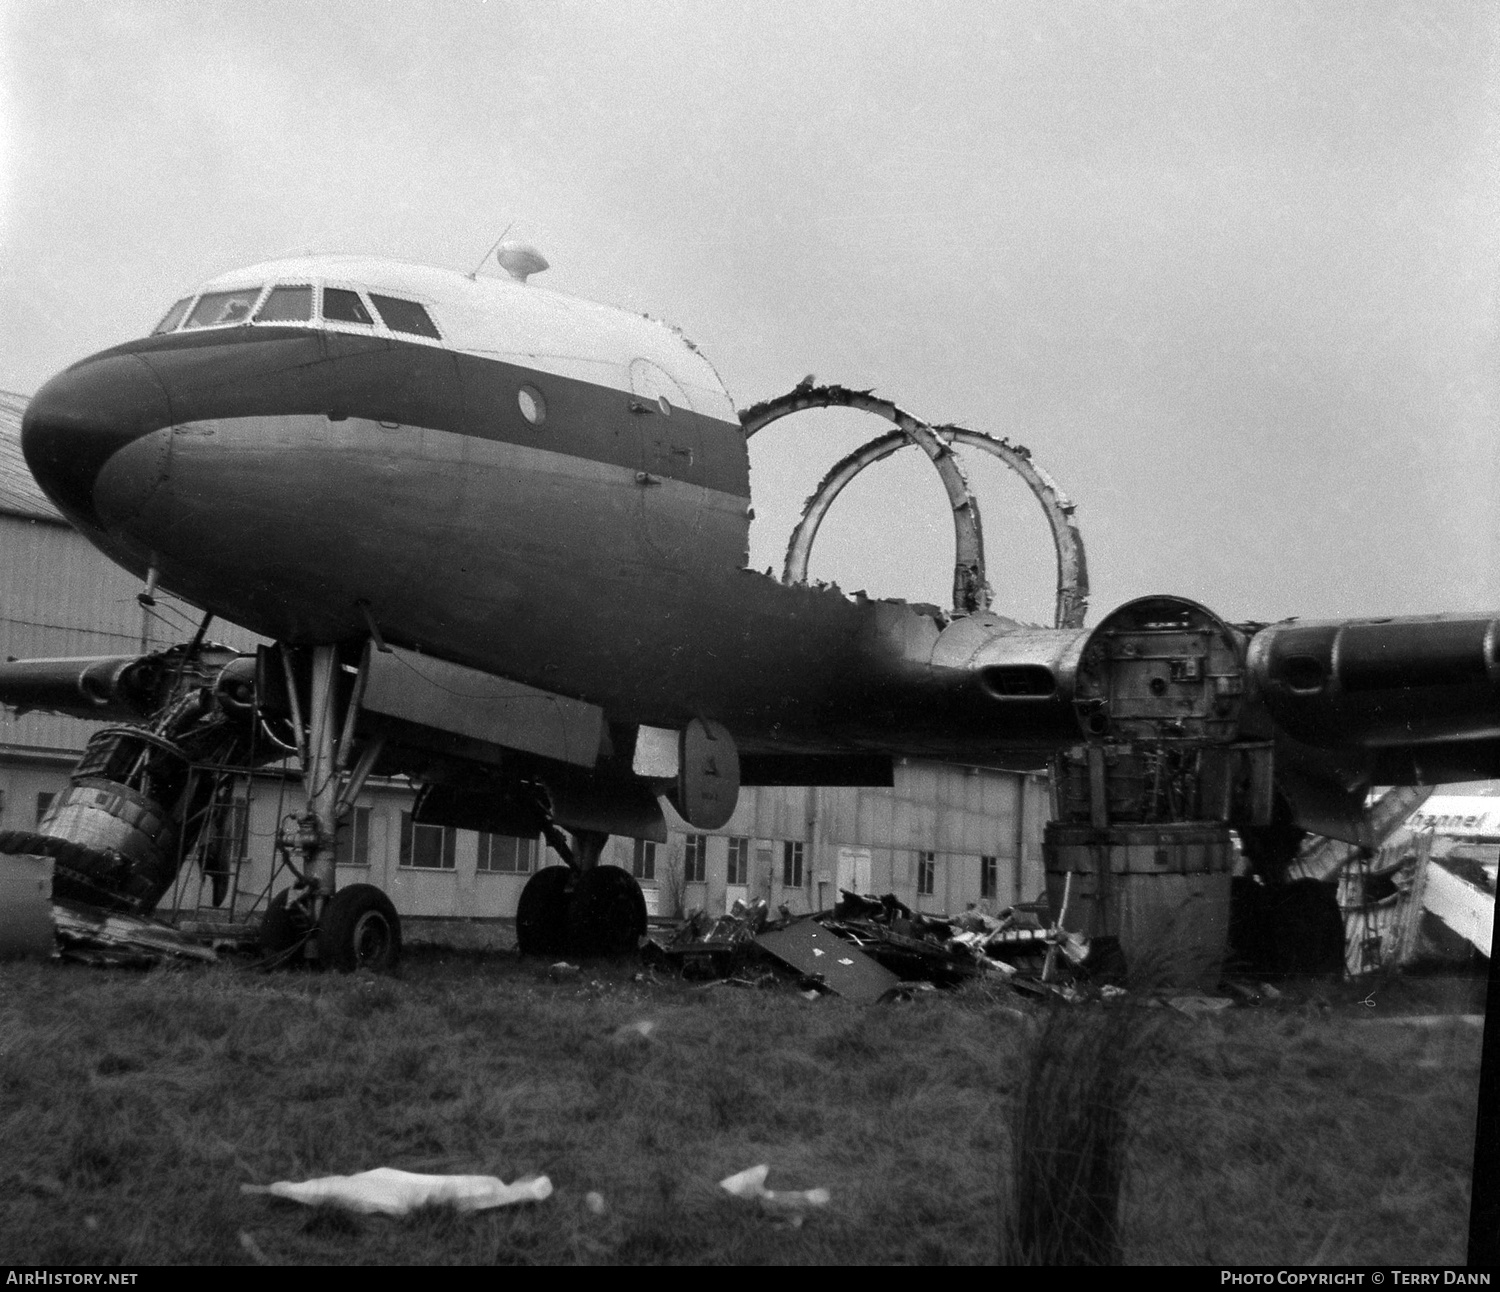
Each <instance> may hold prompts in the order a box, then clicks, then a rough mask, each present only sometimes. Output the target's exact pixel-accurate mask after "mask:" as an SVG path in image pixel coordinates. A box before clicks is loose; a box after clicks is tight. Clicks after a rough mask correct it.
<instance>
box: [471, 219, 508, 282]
mask: <svg viewBox="0 0 1500 1292" xmlns="http://www.w3.org/2000/svg"><path fill="white" fill-rule="evenodd" d="M515 227H516V222H515V221H514V220H512V221H511V222H510V223H509V224H507V225H506V226H505V228H504V229H502V230H501V231H500V236H499V237H498V238H496V239H495V242H494V246H492V247H490V249H489V250H488V251H486V252H485V253H484V255H482V256H480V257H479V263H478V264H477V265H475V266H474V268H473V270H472V271H471V272H470V274H469V277H470V278H477V277H478V276H479V271H480V270H481V269H483V268H484V262H485V261H486V260H488V259H489V258H490V256H491V255H493V254H494V251H495V247H498V246H499V245H500V244H501V243H502V242H504V241H505V235H506V234H507V233H509V232H510V231H511V230H512V229H514V228H515Z"/></svg>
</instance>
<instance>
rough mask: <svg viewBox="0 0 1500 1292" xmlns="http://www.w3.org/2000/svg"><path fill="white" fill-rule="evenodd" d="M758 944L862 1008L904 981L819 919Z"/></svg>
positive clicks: (768, 936)
mask: <svg viewBox="0 0 1500 1292" xmlns="http://www.w3.org/2000/svg"><path fill="white" fill-rule="evenodd" d="M755 942H756V945H757V946H759V947H761V948H763V949H764V950H765V951H767V952H769V953H770V954H771V955H773V956H775V957H776V959H778V960H780V961H781V962H782V963H783V964H788V965H791V967H792V968H793V969H797V970H799V971H800V972H802V973H805V974H807V975H808V976H809V977H817V978H821V979H822V981H823V985H824V986H826V987H827V988H828V990H829V991H833V992H837V993H838V994H839V995H840V996H843V997H845V998H846V999H848V1000H852V1001H855V1002H856V1003H858V1004H861V1005H873V1004H874V1003H875V1002H876V1001H877V1000H879V999H880V998H881V997H882V996H884V995H885V994H886V992H888V991H890V989H891V988H892V987H894V986H896V985H897V984H898V983H899V982H900V981H901V979H899V978H898V977H896V975H895V974H893V973H892V972H891V971H890V970H889V969H887V968H885V967H884V966H882V965H878V964H876V963H875V961H873V960H871V959H870V957H869V956H867V955H865V953H864V952H863V951H861V950H860V949H859V948H858V947H857V946H855V945H854V944H853V943H851V942H845V941H844V939H843V938H841V937H838V936H837V935H836V934H833V933H830V932H829V931H828V930H827V929H825V928H824V927H823V926H822V925H821V924H819V923H817V921H816V920H799V921H798V922H797V923H796V924H789V925H787V927H786V928H784V929H775V930H773V931H771V932H770V933H762V934H761V935H760V937H758V938H756V939H755Z"/></svg>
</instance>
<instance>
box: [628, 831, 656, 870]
mask: <svg viewBox="0 0 1500 1292" xmlns="http://www.w3.org/2000/svg"><path fill="white" fill-rule="evenodd" d="M630 873H631V874H632V875H634V876H635V877H636V878H637V879H655V878H656V845H655V844H654V843H652V842H651V840H650V839H637V840H636V841H635V857H634V858H633V859H632V861H631V863H630Z"/></svg>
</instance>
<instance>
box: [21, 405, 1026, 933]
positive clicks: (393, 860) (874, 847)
mask: <svg viewBox="0 0 1500 1292" xmlns="http://www.w3.org/2000/svg"><path fill="white" fill-rule="evenodd" d="M25 406H26V400H25V397H24V396H19V395H11V394H6V393H4V392H0V654H4V655H5V656H7V657H14V658H35V657H42V656H76V655H111V654H129V653H133V652H137V651H149V650H155V649H160V648H162V647H165V646H168V645H171V644H174V643H177V642H181V641H184V640H186V639H187V638H189V637H190V636H191V635H192V633H193V631H194V629H195V628H196V627H197V624H198V622H199V620H200V618H201V614H200V612H199V611H198V610H196V609H195V608H194V607H192V606H189V605H187V604H185V603H182V602H179V601H176V600H174V599H173V598H171V597H169V596H166V595H164V594H161V593H158V594H157V597H156V604H155V605H154V606H152V607H146V606H142V605H141V604H140V602H139V600H138V599H137V594H138V593H139V592H140V591H141V588H140V585H139V584H138V582H137V581H136V580H135V579H133V578H132V577H131V576H130V575H129V574H127V573H126V572H125V571H124V570H122V569H120V568H119V567H117V566H116V565H114V564H113V563H112V562H111V561H109V560H108V559H107V558H106V557H105V556H103V555H102V554H101V553H100V552H98V551H97V550H96V549H95V548H94V547H93V546H92V545H91V544H89V543H88V542H87V540H85V539H84V538H83V537H82V536H81V535H80V534H78V533H77V532H76V531H75V530H73V529H72V527H71V526H69V525H68V524H67V523H66V522H65V521H64V520H63V518H62V516H61V515H60V514H59V513H58V511H57V510H56V508H54V507H53V506H52V504H51V503H50V502H49V501H48V500H47V498H46V497H45V495H43V494H42V492H41V491H40V490H39V489H38V487H37V486H36V483H35V482H34V481H33V480H32V478H31V474H30V472H29V471H28V470H27V469H26V464H25V461H24V459H23V458H22V456H21V451H20V423H21V414H22V412H23V411H24V409H25ZM209 636H210V638H212V639H214V640H217V641H220V642H222V643H223V644H225V645H227V646H230V647H233V648H235V649H240V650H251V649H254V647H255V645H256V642H257V639H255V638H254V637H252V636H251V635H250V634H248V633H246V632H244V631H242V630H240V629H237V628H234V627H233V626H232V625H227V624H222V623H217V622H216V623H215V624H214V625H213V626H212V627H211V629H210V632H209ZM97 725H98V724H91V723H86V722H82V721H79V720H77V719H73V718H62V717H55V716H52V715H49V714H41V713H28V714H24V715H20V716H17V715H16V714H15V713H14V712H12V711H9V710H6V711H3V712H0V830H29V829H34V828H35V825H36V823H37V822H38V821H39V820H40V818H41V815H42V813H43V812H44V811H45V810H46V807H47V805H48V803H49V802H50V800H51V797H52V796H53V795H54V794H56V793H58V792H59V791H60V790H61V789H63V788H64V786H65V785H66V784H67V778H68V774H69V772H70V771H71V769H72V767H73V764H74V763H75V762H76V760H77V758H78V755H79V753H80V752H81V751H82V749H83V746H84V744H85V743H86V741H87V740H88V738H89V736H90V735H91V734H92V732H93V731H94V730H95V729H96V727H97ZM298 789H299V781H298V779H297V777H296V775H295V773H294V770H293V769H292V768H290V767H287V766H272V767H270V768H267V769H266V770H264V771H263V772H261V773H259V774H257V775H255V776H253V777H248V778H246V783H245V784H244V786H243V787H242V789H241V792H240V802H241V804H242V807H241V808H240V810H239V811H237V812H236V813H234V814H233V822H232V825H231V826H230V829H231V831H232V835H231V838H229V839H228V840H226V841H225V842H226V843H227V844H228V850H229V855H230V857H231V859H232V864H233V865H235V867H236V870H235V877H234V882H233V883H232V885H231V886H230V889H229V891H228V892H227V893H225V894H224V895H223V900H222V904H221V905H220V906H218V907H217V908H215V907H213V905H212V897H211V889H210V886H209V885H208V884H206V883H204V882H203V881H202V878H201V876H200V875H199V873H198V871H197V869H196V868H195V867H193V866H191V865H189V866H185V867H184V868H183V872H182V874H181V875H180V876H179V880H178V884H177V887H176V888H175V889H174V891H173V892H172V893H171V894H169V895H168V897H167V898H165V899H164V900H163V903H162V908H161V912H162V913H163V914H169V913H170V912H172V911H173V910H175V911H178V912H179V913H181V914H183V915H190V916H192V917H194V918H199V917H200V916H201V915H209V914H210V913H217V914H218V915H219V916H221V917H228V918H233V919H241V918H244V917H246V916H249V915H253V914H254V913H255V911H256V910H257V909H259V908H263V906H264V902H265V900H266V898H267V896H268V894H269V892H270V891H273V889H274V888H280V887H282V886H284V884H285V883H286V882H287V877H286V876H285V874H282V875H280V876H276V875H275V874H273V871H274V870H275V852H276V849H275V838H276V833H277V828H278V823H279V822H280V821H281V819H282V817H283V816H284V815H285V814H286V813H287V812H289V811H292V810H294V808H295V807H296V806H298V799H297V798H296V794H297V791H298ZM411 800H412V793H411V790H410V787H408V786H407V785H406V784H405V783H404V782H390V783H379V782H372V783H370V784H369V785H368V786H367V787H366V789H365V791H364V793H363V794H362V795H361V797H360V800H359V803H358V805H357V807H356V810H355V814H354V818H353V820H352V821H351V822H350V824H349V826H348V828H347V829H346V831H345V837H344V838H343V839H342V841H341V854H342V855H341V863H340V878H341V881H342V882H354V881H356V880H359V881H364V882H368V883H373V884H377V885H379V886H380V887H381V888H383V889H384V890H385V891H386V892H387V893H388V894H389V895H390V897H391V898H392V900H393V901H394V903H395V905H396V909H397V910H398V911H399V912H400V913H401V914H402V915H403V916H405V917H416V918H432V919H444V920H465V919H496V918H506V917H510V916H513V915H514V914H515V909H516V901H517V898H518V897H519V895H520V892H521V888H522V886H523V885H524V884H525V882H526V879H527V877H528V876H529V874H530V873H531V872H532V871H533V870H534V869H535V868H536V867H537V866H539V865H547V864H560V862H559V860H558V858H557V857H556V856H555V855H554V854H552V853H551V851H550V850H549V849H547V848H546V847H545V846H544V845H543V844H542V842H541V841H540V840H537V839H519V840H518V839H511V838H508V837H504V836H498V835H482V834H476V833H474V832H472V831H467V830H453V829H444V828H442V827H437V826H425V825H418V826H413V825H412V823H411V820H410V817H409V815H408V813H409V809H410V805H411ZM1050 812H1051V806H1050V795H1049V790H1048V785H1047V781H1046V779H1045V777H1041V776H1035V775H1024V774H1020V773H1014V772H1004V771H996V770H992V769H987V768H977V767H955V766H949V765H946V764H939V763H924V762H917V761H909V762H902V763H901V764H900V765H898V766H897V768H896V770H895V785H894V787H893V788H891V789H865V788H859V789H856V788H821V789H820V788H770V787H762V788H747V789H745V790H744V791H743V792H742V793H741V795H740V803H739V808H738V810H737V811H736V812H735V814H734V816H733V818H732V819H731V820H730V822H729V824H728V825H727V826H726V827H725V828H724V829H722V830H717V831H713V832H711V833H707V834H705V833H698V832H694V831H692V830H691V829H690V828H689V827H688V826H687V825H685V824H684V823H683V822H682V821H681V820H679V819H678V818H677V817H676V816H675V815H673V814H672V813H671V812H670V810H669V811H668V825H669V831H670V838H669V840H668V842H667V843H665V844H651V843H648V842H645V841H641V840H631V839H618V838H616V839H612V840H611V841H610V843H609V846H608V848H607V849H606V852H605V855H604V860H605V861H606V862H611V863H613V864H615V865H620V866H623V867H625V868H626V869H627V870H630V871H632V873H634V874H635V875H636V876H637V877H638V878H639V879H640V880H641V884H642V887H643V889H644V890H645V892H646V897H647V904H648V907H652V908H654V909H655V910H656V911H657V912H658V913H660V914H662V915H669V914H674V913H677V912H679V911H682V910H691V909H693V908H702V909H706V910H707V911H709V912H710V913H718V912H720V911H723V910H724V909H725V908H726V906H727V905H729V904H732V903H733V901H734V900H735V899H736V898H740V897H745V898H756V897H765V898H767V899H768V900H769V901H770V903H771V905H772V906H773V908H774V907H775V906H777V905H782V904H784V905H786V906H787V907H788V908H789V909H790V910H792V911H796V912H800V911H808V910H817V909H821V908H823V907H826V906H829V905H832V903H833V902H834V901H836V900H837V897H838V889H839V888H840V887H844V888H852V889H856V890H858V891H863V892H873V893H885V892H892V893H895V894H896V896H898V897H899V898H901V900H902V901H904V902H906V903H907V904H908V905H910V906H912V907H913V908H914V909H918V910H926V911H933V912H945V911H957V910H962V909H964V908H965V907H966V906H968V905H969V904H971V903H972V904H975V905H979V906H982V907H985V908H989V909H999V908H1003V907H1005V906H1010V905H1013V904H1015V903H1017V902H1030V901H1036V900H1038V899H1039V898H1040V897H1041V895H1042V894H1043V892H1044V889H1045V881H1044V876H1043V868H1042V847H1041V844H1042V828H1043V825H1044V824H1045V822H1046V821H1047V819H1048V817H1049V815H1050ZM205 908H206V909H205Z"/></svg>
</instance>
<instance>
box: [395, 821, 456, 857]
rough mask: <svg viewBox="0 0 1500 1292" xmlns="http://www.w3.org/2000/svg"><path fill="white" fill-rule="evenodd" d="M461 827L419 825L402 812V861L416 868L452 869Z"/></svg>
mask: <svg viewBox="0 0 1500 1292" xmlns="http://www.w3.org/2000/svg"><path fill="white" fill-rule="evenodd" d="M457 844H458V831H457V830H455V829H454V828H453V827H452V826H444V825H418V824H417V823H415V822H414V821H412V819H411V813H410V812H403V813H402V814H401V864H402V865H403V866H410V867H412V868H413V869H414V870H452V869H453V863H454V853H455V852H456V851H457Z"/></svg>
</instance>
